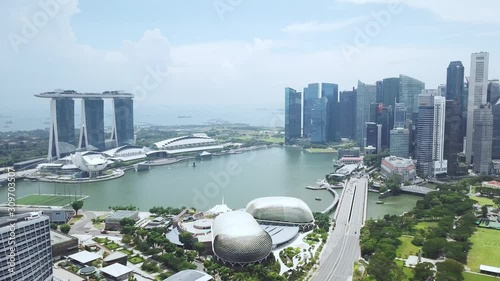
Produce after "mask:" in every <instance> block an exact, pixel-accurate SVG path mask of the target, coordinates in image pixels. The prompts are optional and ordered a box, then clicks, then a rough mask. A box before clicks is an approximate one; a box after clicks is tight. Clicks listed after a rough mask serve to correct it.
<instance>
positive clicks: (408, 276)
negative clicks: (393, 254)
mask: <svg viewBox="0 0 500 281" xmlns="http://www.w3.org/2000/svg"><path fill="white" fill-rule="evenodd" d="M395 262H396V264H397V265H398V266H399V267H401V268H403V273H404V274H405V277H404V278H403V281H409V280H410V279H411V278H412V277H413V269H412V268H409V267H405V266H404V264H405V262H404V261H401V260H396V261H395Z"/></svg>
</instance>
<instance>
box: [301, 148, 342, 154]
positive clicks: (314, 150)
mask: <svg viewBox="0 0 500 281" xmlns="http://www.w3.org/2000/svg"><path fill="white" fill-rule="evenodd" d="M306 151H307V152H309V153H337V152H338V151H337V150H336V149H334V148H308V149H306Z"/></svg>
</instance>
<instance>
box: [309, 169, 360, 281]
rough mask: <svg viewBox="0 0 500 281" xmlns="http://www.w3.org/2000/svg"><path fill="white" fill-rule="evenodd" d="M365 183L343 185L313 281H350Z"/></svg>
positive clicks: (358, 248) (357, 254)
mask: <svg viewBox="0 0 500 281" xmlns="http://www.w3.org/2000/svg"><path fill="white" fill-rule="evenodd" d="M367 191H368V180H367V179H366V178H364V177H361V178H360V179H356V178H354V179H351V180H350V181H349V182H347V183H346V185H345V187H344V191H343V192H342V195H341V197H340V200H339V206H338V208H337V213H336V214H335V227H334V229H333V230H332V231H331V232H330V235H329V238H328V240H327V242H326V244H325V247H324V250H323V252H322V253H321V256H320V259H319V268H318V270H317V271H316V272H315V274H314V276H313V278H312V280H313V281H326V280H332V281H344V280H351V279H352V273H353V267H354V262H355V261H356V260H358V259H359V257H360V256H361V249H360V247H359V233H360V230H361V227H362V225H363V224H364V222H365V219H366V200H367Z"/></svg>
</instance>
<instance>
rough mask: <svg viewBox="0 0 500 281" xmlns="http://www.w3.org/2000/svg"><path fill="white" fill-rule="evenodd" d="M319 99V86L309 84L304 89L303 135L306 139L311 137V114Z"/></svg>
mask: <svg viewBox="0 0 500 281" xmlns="http://www.w3.org/2000/svg"><path fill="white" fill-rule="evenodd" d="M318 98H319V84H318V83H314V84H309V85H308V86H307V87H305V88H304V104H303V105H304V108H303V111H302V114H303V120H302V122H303V126H302V128H303V135H304V137H305V138H308V137H310V136H311V129H312V127H311V113H312V109H313V106H314V103H315V102H316V100H317V99H318Z"/></svg>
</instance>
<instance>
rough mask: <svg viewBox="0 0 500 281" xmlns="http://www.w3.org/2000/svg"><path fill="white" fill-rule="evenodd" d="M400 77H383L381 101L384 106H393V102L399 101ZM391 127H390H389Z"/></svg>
mask: <svg viewBox="0 0 500 281" xmlns="http://www.w3.org/2000/svg"><path fill="white" fill-rule="evenodd" d="M400 84H401V83H400V78H398V77H392V78H385V79H384V81H383V82H382V85H383V99H382V102H383V103H384V105H385V106H391V107H392V108H394V106H395V104H396V103H397V102H401V101H400V96H399V92H400V89H399V88H400ZM391 129H392V128H391Z"/></svg>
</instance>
